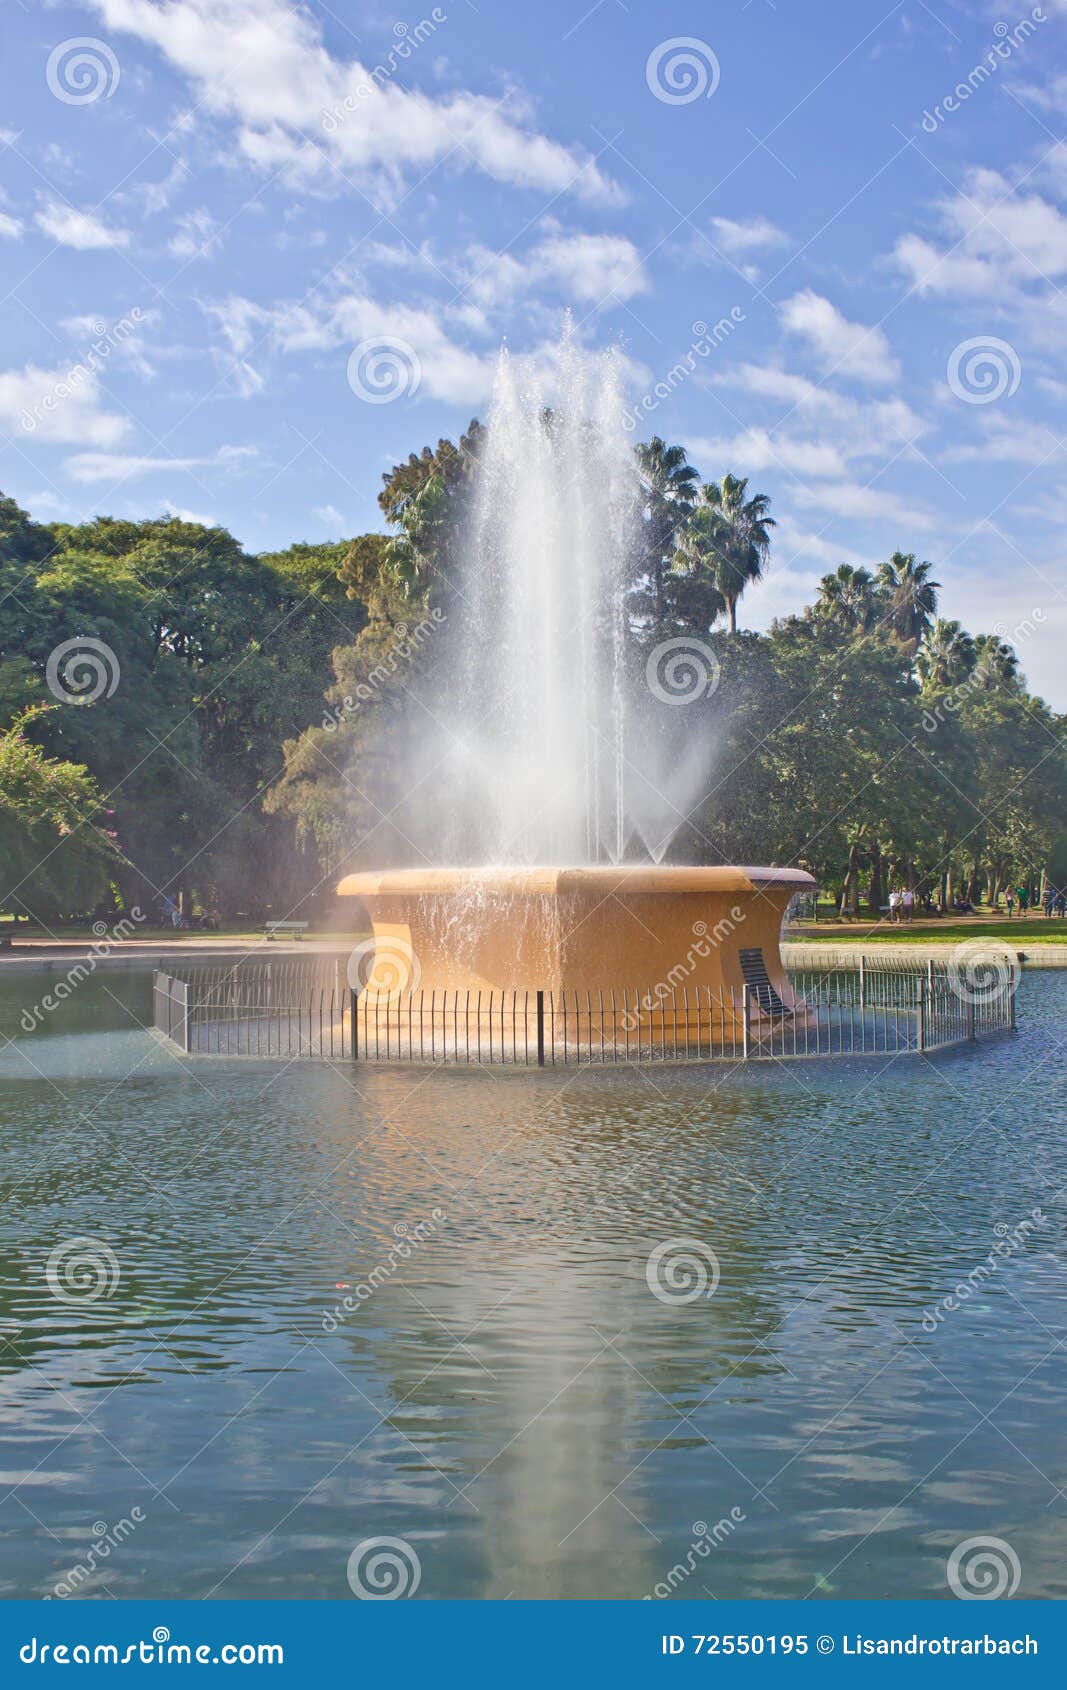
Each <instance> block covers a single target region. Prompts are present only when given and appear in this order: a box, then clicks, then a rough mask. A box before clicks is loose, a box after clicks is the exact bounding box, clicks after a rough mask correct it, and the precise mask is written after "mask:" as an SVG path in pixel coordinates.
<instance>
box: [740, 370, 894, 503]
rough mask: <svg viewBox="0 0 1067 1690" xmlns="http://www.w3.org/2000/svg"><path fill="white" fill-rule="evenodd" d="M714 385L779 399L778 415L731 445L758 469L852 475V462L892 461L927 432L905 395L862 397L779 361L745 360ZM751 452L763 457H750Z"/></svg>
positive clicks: (776, 403)
mask: <svg viewBox="0 0 1067 1690" xmlns="http://www.w3.org/2000/svg"><path fill="white" fill-rule="evenodd" d="M707 385H708V387H709V388H710V389H711V391H712V392H719V391H727V392H728V391H729V390H730V389H731V388H737V389H739V390H740V391H741V392H743V393H744V394H746V395H747V396H748V397H749V398H751V399H755V400H763V401H766V402H767V403H768V405H770V404H771V403H772V402H773V409H774V412H775V413H776V414H775V415H774V417H773V420H772V421H771V422H770V423H769V424H767V425H766V426H763V427H750V428H749V429H748V430H747V431H742V432H741V433H739V434H738V435H737V436H735V437H734V440H733V442H732V443H730V444H729V445H728V446H727V453H728V454H730V453H733V454H734V455H735V456H736V459H737V461H738V462H740V463H743V464H744V465H746V467H747V466H748V465H749V464H750V462H752V467H754V468H767V469H770V468H773V467H777V468H779V469H789V470H792V471H793V472H794V473H795V474H797V475H800V476H812V475H814V476H823V477H827V478H829V479H831V480H834V481H837V480H844V479H845V476H846V466H848V465H851V464H863V463H867V464H875V465H878V464H885V463H889V462H890V461H891V460H892V459H894V458H896V457H898V456H899V455H900V454H901V453H902V451H906V450H907V446H908V443H909V442H911V441H914V440H917V439H918V438H919V437H920V436H921V435H923V434H925V433H926V432H927V424H926V423H925V422H924V420H923V419H922V417H920V416H918V415H917V414H916V412H915V411H913V410H912V408H911V406H910V405H909V404H908V403H907V402H906V400H904V399H901V398H898V397H896V396H894V397H893V398H885V399H856V398H853V397H852V396H851V395H850V394H846V393H839V392H837V391H835V390H834V389H833V388H832V387H830V386H828V385H827V384H826V383H825V382H824V383H822V384H820V383H818V382H813V381H811V380H810V379H809V378H808V377H807V376H800V375H796V374H794V373H793V372H792V371H790V370H783V369H780V368H778V367H777V366H776V365H771V364H747V363H745V364H738V365H735V366H734V367H733V368H730V369H726V370H724V371H723V372H722V373H721V374H720V375H717V376H714V377H712V378H711V380H710V381H709V382H708V384H707ZM783 405H784V407H785V409H784V410H783V409H782V406H783ZM735 448H736V451H735ZM748 452H751V453H753V454H755V459H756V460H757V461H755V462H753V460H752V459H750V458H749V457H748V456H744V455H743V454H744V453H748ZM868 473H869V471H868Z"/></svg>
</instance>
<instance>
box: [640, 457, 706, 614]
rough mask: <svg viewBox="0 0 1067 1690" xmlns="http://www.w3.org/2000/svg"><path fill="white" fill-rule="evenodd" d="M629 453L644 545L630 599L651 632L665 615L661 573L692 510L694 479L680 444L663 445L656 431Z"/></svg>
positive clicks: (665, 606) (663, 579) (695, 483)
mask: <svg viewBox="0 0 1067 1690" xmlns="http://www.w3.org/2000/svg"><path fill="white" fill-rule="evenodd" d="M634 456H635V458H636V460H637V473H638V477H639V479H640V482H641V489H642V493H643V495H644V503H645V543H644V548H643V555H642V558H641V562H640V580H639V582H638V584H637V587H636V589H635V591H634V593H633V594H632V602H633V606H634V609H635V611H636V613H637V615H638V617H639V619H640V620H642V621H644V622H645V623H646V624H647V623H651V625H652V628H653V629H654V630H655V629H659V628H661V627H662V626H663V624H664V623H665V621H666V619H667V593H666V586H665V583H666V577H667V573H668V571H669V570H670V567H671V560H672V559H673V557H674V554H675V552H676V550H677V547H678V537H679V534H680V532H681V531H682V529H683V528H684V525H685V523H686V521H687V519H688V517H689V515H690V512H691V511H692V509H693V502H694V498H695V494H696V486H697V482H698V480H699V477H698V475H697V472H696V470H695V469H694V468H693V466H692V464H690V463H689V461H688V459H687V457H686V452H685V447H684V446H668V445H667V443H666V441H664V440H661V439H660V437H659V435H658V434H655V435H653V436H652V439H651V440H648V441H645V442H643V443H642V444H640V445H637V446H635V447H634Z"/></svg>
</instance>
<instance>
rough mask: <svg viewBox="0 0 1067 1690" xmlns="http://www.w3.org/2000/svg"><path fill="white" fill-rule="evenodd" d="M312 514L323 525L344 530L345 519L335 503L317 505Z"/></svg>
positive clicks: (341, 531) (340, 531) (339, 530)
mask: <svg viewBox="0 0 1067 1690" xmlns="http://www.w3.org/2000/svg"><path fill="white" fill-rule="evenodd" d="M311 514H312V516H313V517H314V518H315V520H316V522H321V523H322V525H323V527H325V528H329V529H335V530H337V531H338V532H339V533H343V532H344V528H345V519H344V517H343V516H342V515H341V513H340V511H339V510H337V508H336V507H335V506H334V505H316V506H315V509H314V510H313V511H312V513H311Z"/></svg>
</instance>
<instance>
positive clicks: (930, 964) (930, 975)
mask: <svg viewBox="0 0 1067 1690" xmlns="http://www.w3.org/2000/svg"><path fill="white" fill-rule="evenodd" d="M926 984H927V986H928V987H929V989H930V993H931V996H932V995H933V990H934V959H933V957H932V956H928V957H927V959H926Z"/></svg>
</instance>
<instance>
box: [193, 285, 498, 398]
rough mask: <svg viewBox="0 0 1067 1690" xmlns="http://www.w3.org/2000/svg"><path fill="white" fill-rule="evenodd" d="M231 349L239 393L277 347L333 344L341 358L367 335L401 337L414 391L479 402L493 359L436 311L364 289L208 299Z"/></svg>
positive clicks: (313, 348)
mask: <svg viewBox="0 0 1067 1690" xmlns="http://www.w3.org/2000/svg"><path fill="white" fill-rule="evenodd" d="M205 309H206V310H207V311H208V312H209V314H210V315H211V316H213V317H214V318H215V321H216V322H217V323H218V325H219V328H220V329H221V331H222V334H223V336H224V338H225V340H226V342H227V345H228V347H229V349H230V351H231V352H232V353H233V355H234V360H235V366H232V367H231V369H234V368H235V370H236V372H237V375H236V377H235V379H237V380H238V383H239V386H242V385H243V389H244V391H245V393H246V394H247V393H253V392H256V391H258V389H259V387H261V386H262V384H263V374H262V369H261V367H260V366H261V363H262V362H263V361H265V359H266V358H267V356H268V355H269V354H270V352H272V351H278V352H283V353H301V352H323V351H330V350H336V351H337V352H338V354H339V358H338V365H339V368H340V369H341V370H342V372H343V368H344V361H345V359H346V358H347V355H348V352H350V351H351V350H352V349H353V348H354V347H355V346H357V345H359V344H360V343H361V342H362V341H366V340H379V341H383V342H385V343H388V342H390V341H394V342H395V341H398V340H399V341H402V342H404V343H405V344H406V345H407V346H410V347H411V348H412V349H413V351H414V353H415V357H416V359H417V361H418V370H419V389H418V390H419V391H420V392H422V393H425V394H426V395H427V396H428V397H430V398H432V399H443V400H445V401H446V402H448V403H450V404H456V405H473V404H478V403H479V402H480V401H481V400H482V399H484V398H485V395H486V394H487V393H488V391H489V386H490V382H491V379H492V360H491V358H490V357H489V356H488V355H483V354H479V353H475V352H470V351H468V350H467V349H466V348H465V347H463V346H461V345H459V343H458V342H457V341H455V340H453V339H452V338H451V337H450V335H449V334H448V332H447V331H446V329H445V328H444V327H443V326H442V322H441V313H440V312H439V311H437V310H432V309H426V308H423V307H421V306H414V305H403V304H399V303H396V302H383V301H380V300H376V299H372V298H371V297H370V296H369V295H368V294H365V293H355V292H352V293H344V294H341V295H340V296H339V297H338V298H336V299H334V300H332V301H331V302H329V303H328V304H323V303H316V304H315V305H305V304H302V303H301V304H297V303H291V302H285V301H283V302H282V303H280V304H277V305H273V306H261V305H256V304H254V303H253V302H252V301H251V300H248V299H242V298H231V299H227V300H224V301H222V302H221V303H216V304H213V305H208V306H206V307H205Z"/></svg>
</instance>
